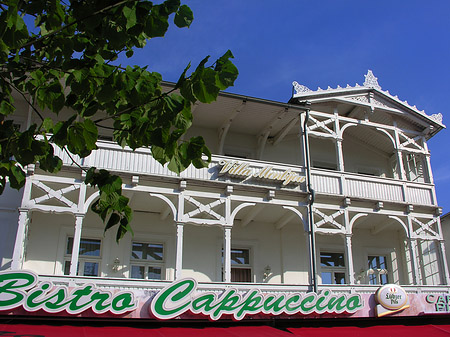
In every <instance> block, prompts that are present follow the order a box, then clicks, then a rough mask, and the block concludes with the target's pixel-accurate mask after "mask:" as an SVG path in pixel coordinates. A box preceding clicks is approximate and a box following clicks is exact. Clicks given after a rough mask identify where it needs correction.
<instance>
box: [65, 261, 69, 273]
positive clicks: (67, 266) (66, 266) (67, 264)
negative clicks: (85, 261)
mask: <svg viewBox="0 0 450 337" xmlns="http://www.w3.org/2000/svg"><path fill="white" fill-rule="evenodd" d="M69 274H70V261H65V262H64V275H69Z"/></svg>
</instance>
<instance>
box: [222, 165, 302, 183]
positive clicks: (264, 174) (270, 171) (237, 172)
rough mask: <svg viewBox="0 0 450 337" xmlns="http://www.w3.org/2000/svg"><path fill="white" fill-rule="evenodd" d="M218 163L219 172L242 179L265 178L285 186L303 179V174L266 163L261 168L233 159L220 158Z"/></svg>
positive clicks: (300, 181)
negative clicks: (219, 166) (281, 169)
mask: <svg viewBox="0 0 450 337" xmlns="http://www.w3.org/2000/svg"><path fill="white" fill-rule="evenodd" d="M219 165H221V166H222V168H221V169H220V171H219V174H221V175H224V174H227V175H230V176H232V177H238V178H242V179H243V181H246V180H249V179H252V178H253V179H266V180H273V181H281V182H282V183H281V184H282V185H283V186H286V185H288V184H290V183H294V184H301V183H303V182H304V181H305V179H306V178H305V176H303V175H300V174H299V173H297V172H294V171H292V170H291V169H287V170H284V171H280V170H277V169H274V167H273V166H270V165H267V166H264V167H263V168H261V169H256V168H251V167H250V164H249V163H245V162H240V161H235V160H221V161H220V162H219Z"/></svg>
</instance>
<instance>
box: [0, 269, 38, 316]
mask: <svg viewBox="0 0 450 337" xmlns="http://www.w3.org/2000/svg"><path fill="white" fill-rule="evenodd" d="M36 283H37V277H36V276H35V275H34V274H31V273H27V272H14V273H11V272H4V273H0V309H1V310H8V309H13V308H17V307H18V306H20V305H21V304H22V303H23V301H24V299H25V297H26V295H27V293H26V292H25V290H27V289H29V288H31V287H33V286H34V285H35V284H36Z"/></svg>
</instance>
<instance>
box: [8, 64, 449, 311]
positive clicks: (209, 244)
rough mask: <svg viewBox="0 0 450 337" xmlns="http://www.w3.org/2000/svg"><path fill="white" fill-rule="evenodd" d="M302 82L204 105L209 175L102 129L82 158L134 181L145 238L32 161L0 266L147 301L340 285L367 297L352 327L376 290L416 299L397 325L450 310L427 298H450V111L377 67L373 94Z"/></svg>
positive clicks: (75, 171)
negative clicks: (448, 206)
mask: <svg viewBox="0 0 450 337" xmlns="http://www.w3.org/2000/svg"><path fill="white" fill-rule="evenodd" d="M293 85H294V89H295V92H294V94H293V96H292V98H291V99H290V101H289V102H288V103H280V102H273V101H268V100H264V99H258V98H253V97H246V96H242V95H236V94H229V93H221V94H220V95H219V98H218V99H217V101H216V102H214V103H212V104H198V105H195V106H194V108H193V110H194V112H193V113H194V125H193V127H192V128H191V129H190V130H189V133H188V135H187V137H189V136H194V135H201V136H203V137H204V139H205V141H206V143H207V145H208V147H209V148H210V150H211V152H212V153H213V157H212V162H211V164H210V165H209V167H208V168H205V169H195V168H193V167H190V168H188V169H187V170H186V171H185V172H182V173H181V174H180V175H176V174H174V173H172V172H170V171H169V170H167V168H165V167H162V166H161V165H160V164H159V163H157V162H156V161H155V160H154V159H153V158H152V157H151V155H150V151H149V149H138V150H136V151H132V150H131V149H128V148H121V147H119V146H118V145H116V144H114V143H113V142H111V141H109V140H108V139H109V137H110V135H108V134H104V135H102V139H103V140H100V141H99V142H98V150H96V151H94V152H93V153H92V154H91V155H90V156H89V157H87V158H85V159H83V160H78V159H76V160H78V163H77V164H79V165H81V166H83V167H90V166H95V167H97V168H104V169H108V170H110V171H113V172H114V173H116V174H118V175H120V176H121V178H122V179H123V181H124V186H123V189H124V194H125V195H126V196H127V197H129V198H130V200H131V201H130V205H131V207H132V209H133V212H134V216H133V222H132V227H133V229H134V236H131V235H127V236H126V237H125V238H124V239H122V240H121V241H120V243H119V244H117V243H116V242H115V233H114V231H108V232H106V233H104V232H103V228H104V225H103V223H102V222H101V220H100V219H99V217H98V216H97V215H95V214H93V213H92V211H90V205H91V204H92V203H93V202H94V201H95V199H96V197H97V196H98V192H97V191H96V190H95V189H92V188H90V187H87V186H86V185H85V184H84V183H83V171H82V170H81V169H80V168H79V167H78V166H77V165H75V164H74V163H73V162H72V160H71V158H69V157H68V156H67V155H66V154H65V153H64V152H62V151H60V150H57V152H58V151H59V152H58V153H59V155H60V157H61V159H63V162H64V167H63V169H62V170H61V172H59V173H58V174H57V175H52V174H48V173H45V172H42V171H41V170H39V167H28V168H27V173H28V176H27V182H26V186H25V188H24V189H23V190H22V191H20V192H17V191H12V190H7V191H5V193H4V194H3V195H2V196H1V197H0V218H1V221H0V226H1V232H2V233H3V235H2V236H0V262H1V270H3V271H5V273H7V272H9V271H17V270H29V271H32V272H34V273H35V274H37V275H38V276H39V279H40V280H41V281H43V282H44V281H49V282H52V284H54V285H61V286H64V285H65V286H67V287H69V288H70V287H75V286H81V285H83V284H86V283H91V284H94V285H95V286H96V287H99V288H101V289H109V290H110V291H113V290H117V291H127V290H129V291H134V292H135V294H141V295H136V296H138V297H139V296H141V297H140V298H144V297H145V296H144V295H142V294H143V293H142V292H143V291H144V290H146V289H147V290H148V289H150V290H151V291H156V292H157V291H159V290H161V289H163V288H164V287H166V286H168V285H170V284H172V282H174V281H177V280H181V279H184V278H192V279H195V281H196V282H198V289H199V291H200V292H202V291H206V290H208V291H213V292H216V293H217V294H220V293H221V291H223V289H228V288H230V287H233V288H234V289H237V291H242V292H245V291H249V290H251V289H258V291H261V292H263V293H280V292H285V293H293V292H298V293H301V294H306V293H308V292H311V291H315V292H317V293H318V292H320V291H323V290H324V289H331V291H334V292H339V293H344V294H359V295H360V296H361V298H362V300H363V301H364V308H362V309H361V310H360V311H357V312H354V313H352V315H353V316H354V317H371V316H372V315H373V313H372V311H371V308H372V307H373V306H374V304H373V303H372V302H373V301H372V300H371V297H370V296H374V294H375V292H376V290H377V289H378V288H379V287H380V286H381V285H383V284H395V285H399V286H401V287H402V288H403V289H405V291H406V293H407V294H408V295H410V296H412V297H411V298H412V299H414V301H412V302H414V304H411V306H410V307H409V308H407V309H404V310H403V309H402V311H400V312H397V313H393V315H404V316H414V315H417V314H419V313H436V312H440V313H442V310H439V308H440V307H438V306H437V304H436V303H434V302H433V303H431V301H428V302H427V301H425V298H427V299H430V298H432V299H433V298H437V296H439V294H445V293H448V292H450V286H449V285H450V276H449V270H448V264H447V261H446V251H445V244H444V240H443V234H442V230H441V224H440V213H441V209H440V208H439V204H438V201H437V200H436V193H435V186H434V182H433V175H432V170H431V166H430V153H429V151H428V148H427V141H428V140H429V139H430V138H431V137H432V136H433V135H435V134H436V133H437V132H439V131H440V130H441V129H443V128H444V125H443V123H442V115H441V114H435V115H427V114H426V113H425V112H424V111H419V110H418V109H417V108H416V107H415V106H411V105H410V104H408V103H407V102H404V101H401V100H400V99H398V98H397V97H396V96H393V95H391V94H390V93H389V92H388V91H384V90H382V89H381V87H380V86H379V85H378V82H377V79H376V78H375V77H374V75H373V74H372V72H371V71H369V72H368V73H367V75H365V81H364V84H363V85H361V86H360V85H356V86H347V87H337V88H328V89H325V90H322V89H320V88H319V89H318V90H315V91H313V90H310V89H309V88H307V87H306V86H303V85H299V84H298V83H296V82H294V83H293ZM27 114H28V109H27V108H25V107H24V109H23V119H22V120H18V121H17V123H20V124H21V125H22V126H23V127H25V126H26V125H27V124H30V123H31V122H32V119H33V117H32V116H31V115H27ZM305 140H307V141H305ZM308 168H309V169H308ZM308 183H310V187H311V189H313V190H314V193H311V190H310V188H308ZM414 296H416V297H414ZM427 296H428V297H427ZM430 296H431V297H430ZM433 296H434V297H433ZM150 297H151V296H150ZM140 301H142V303H143V304H138V305H139V306H144V305H149V304H148V296H147V298H146V299H145V298H144V299H142V300H140ZM420 301H422V302H423V303H421V304H420V305H419V304H417V303H419V302H420ZM445 312H450V310H449V309H448V307H447V310H446V311H445ZM336 315H337V313H336ZM306 316H307V315H306ZM306 316H305V317H306ZM319 316H320V315H319ZM127 317H132V318H151V317H152V315H151V313H150V314H149V313H147V314H142V312H140V313H138V312H130V313H128V316H127ZM346 317H348V315H347V316H346ZM214 319H215V318H214Z"/></svg>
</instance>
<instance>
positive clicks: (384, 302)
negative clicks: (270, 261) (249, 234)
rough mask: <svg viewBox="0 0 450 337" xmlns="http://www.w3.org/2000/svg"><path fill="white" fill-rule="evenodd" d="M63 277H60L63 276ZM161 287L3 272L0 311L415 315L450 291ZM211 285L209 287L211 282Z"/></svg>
mask: <svg viewBox="0 0 450 337" xmlns="http://www.w3.org/2000/svg"><path fill="white" fill-rule="evenodd" d="M59 281H60V280H59ZM164 284H165V286H164V287H161V289H160V290H155V284H154V283H153V282H152V286H151V288H150V287H149V288H148V289H144V288H133V289H128V290H127V289H120V288H119V287H118V288H117V289H114V290H112V289H111V287H109V288H108V290H106V289H102V288H101V287H100V286H96V285H95V284H93V283H85V284H82V285H79V284H78V285H77V286H74V287H71V286H66V285H55V284H53V282H51V281H47V280H40V279H39V276H38V275H36V274H35V273H33V272H31V271H25V270H20V271H3V272H0V315H8V314H19V315H34V316H49V315H53V314H58V316H74V315H76V316H78V317H95V316H98V315H102V317H122V318H142V319H159V320H168V319H175V318H177V319H209V320H220V319H222V320H226V319H228V320H229V319H233V320H244V319H247V318H250V317H257V318H259V319H261V318H264V317H266V316H267V317H268V316H275V317H278V318H281V319H282V318H288V317H289V318H320V317H335V318H339V317H352V318H356V317H371V316H374V315H375V316H385V315H394V316H417V315H423V314H442V313H450V296H449V295H448V294H437V293H436V294H418V293H411V294H407V293H406V292H405V290H404V289H403V288H402V287H400V286H398V285H393V284H388V285H384V286H382V287H380V288H379V289H378V290H377V291H376V293H373V294H368V293H361V294H358V293H354V292H350V291H346V290H345V288H344V289H343V292H342V293H339V292H334V291H331V290H329V289H321V290H320V291H319V292H317V293H315V292H296V291H289V292H280V291H276V292H270V291H265V290H264V291H263V290H261V289H259V288H258V285H257V284H255V286H254V287H252V288H250V289H248V288H247V290H246V291H240V290H238V289H236V288H233V287H228V286H227V287H224V288H223V289H216V290H215V291H211V290H208V291H207V290H205V289H202V286H201V285H199V284H197V282H196V281H195V280H194V279H191V278H185V279H180V280H177V281H174V282H172V283H170V284H167V283H164ZM209 289H211V288H209Z"/></svg>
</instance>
